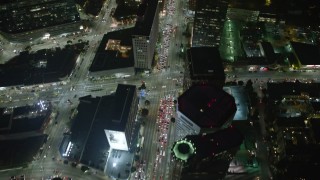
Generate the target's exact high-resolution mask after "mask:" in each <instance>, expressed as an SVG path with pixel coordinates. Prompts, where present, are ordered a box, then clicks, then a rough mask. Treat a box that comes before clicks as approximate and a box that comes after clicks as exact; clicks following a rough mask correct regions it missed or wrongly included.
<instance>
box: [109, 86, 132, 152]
mask: <svg viewBox="0 0 320 180" xmlns="http://www.w3.org/2000/svg"><path fill="white" fill-rule="evenodd" d="M114 103H115V104H114V109H113V111H112V114H111V115H110V118H109V119H108V123H107V125H106V127H107V129H105V134H106V136H107V139H108V142H109V145H110V147H111V148H112V149H118V150H124V151H128V150H130V149H131V147H132V142H133V138H134V137H133V134H134V122H135V119H136V115H137V111H138V98H137V91H136V86H134V85H124V84H119V85H118V87H117V90H116V93H115V101H114Z"/></svg>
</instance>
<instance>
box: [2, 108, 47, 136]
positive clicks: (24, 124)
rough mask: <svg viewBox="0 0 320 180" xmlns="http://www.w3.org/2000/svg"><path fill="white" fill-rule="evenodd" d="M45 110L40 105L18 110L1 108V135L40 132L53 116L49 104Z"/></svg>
mask: <svg viewBox="0 0 320 180" xmlns="http://www.w3.org/2000/svg"><path fill="white" fill-rule="evenodd" d="M45 106H46V107H45V109H44V108H43V107H41V106H40V105H38V104H35V105H33V106H21V107H16V108H0V119H1V122H0V135H10V134H11V135H12V134H17V133H23V132H30V131H38V130H40V129H41V128H42V127H43V124H44V122H45V121H46V120H48V118H49V116H50V114H51V107H50V106H49V104H46V105H45Z"/></svg>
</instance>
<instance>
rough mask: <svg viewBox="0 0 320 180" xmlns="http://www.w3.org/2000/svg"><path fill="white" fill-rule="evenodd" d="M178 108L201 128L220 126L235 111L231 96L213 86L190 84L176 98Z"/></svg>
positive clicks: (233, 100)
mask: <svg viewBox="0 0 320 180" xmlns="http://www.w3.org/2000/svg"><path fill="white" fill-rule="evenodd" d="M178 110H179V111H180V112H181V113H182V114H184V115H185V116H187V117H188V118H189V119H191V120H192V121H193V122H194V123H195V124H197V125H198V126H200V127H201V128H218V127H221V126H222V125H223V124H224V123H225V122H226V121H227V120H228V119H229V118H230V117H231V116H233V115H234V113H235V112H236V110H237V109H236V104H235V99H234V97H233V96H231V95H230V94H228V93H227V92H225V91H223V90H221V89H217V88H215V87H213V86H207V85H204V86H200V85H194V86H191V87H190V88H189V89H188V90H187V91H185V92H184V93H183V94H182V95H181V96H179V98H178Z"/></svg>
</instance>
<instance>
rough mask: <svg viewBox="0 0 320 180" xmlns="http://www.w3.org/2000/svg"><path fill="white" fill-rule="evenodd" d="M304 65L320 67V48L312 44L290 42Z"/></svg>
mask: <svg viewBox="0 0 320 180" xmlns="http://www.w3.org/2000/svg"><path fill="white" fill-rule="evenodd" d="M290 44H291V46H292V48H293V50H294V52H295V53H296V55H297V58H298V59H299V61H300V63H301V64H302V65H320V47H319V46H316V45H312V44H305V43H299V42H290Z"/></svg>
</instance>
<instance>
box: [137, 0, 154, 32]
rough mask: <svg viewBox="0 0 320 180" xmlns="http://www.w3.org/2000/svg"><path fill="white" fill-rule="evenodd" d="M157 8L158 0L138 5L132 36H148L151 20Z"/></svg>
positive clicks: (147, 0)
mask: <svg viewBox="0 0 320 180" xmlns="http://www.w3.org/2000/svg"><path fill="white" fill-rule="evenodd" d="M157 6H158V0H146V1H144V3H142V4H140V5H139V7H138V11H137V21H136V24H135V26H134V32H133V35H141V36H149V35H150V32H151V28H152V24H153V20H154V17H155V16H156V11H157Z"/></svg>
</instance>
